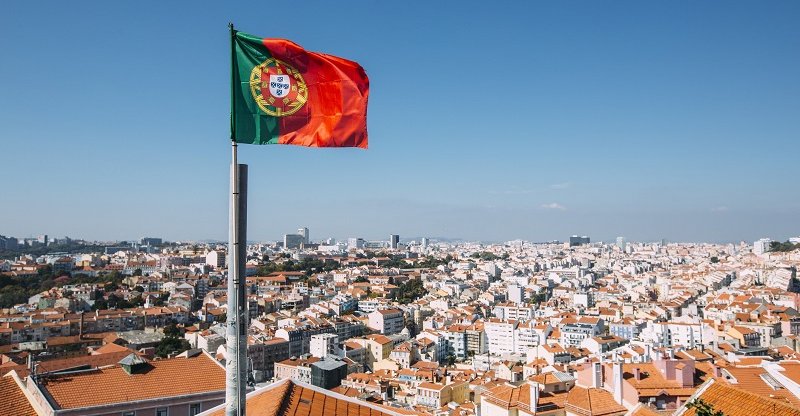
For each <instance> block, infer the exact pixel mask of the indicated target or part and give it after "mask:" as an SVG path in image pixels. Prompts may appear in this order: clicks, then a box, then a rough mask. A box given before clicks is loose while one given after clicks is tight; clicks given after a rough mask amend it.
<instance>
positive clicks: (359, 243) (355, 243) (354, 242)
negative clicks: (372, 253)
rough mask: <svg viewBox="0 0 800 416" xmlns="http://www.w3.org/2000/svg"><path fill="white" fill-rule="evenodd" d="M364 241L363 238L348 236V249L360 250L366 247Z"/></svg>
mask: <svg viewBox="0 0 800 416" xmlns="http://www.w3.org/2000/svg"><path fill="white" fill-rule="evenodd" d="M365 243H366V241H364V239H363V238H348V239H347V249H348V250H360V249H362V248H364V244H365Z"/></svg>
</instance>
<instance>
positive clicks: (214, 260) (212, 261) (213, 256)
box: [206, 250, 227, 269]
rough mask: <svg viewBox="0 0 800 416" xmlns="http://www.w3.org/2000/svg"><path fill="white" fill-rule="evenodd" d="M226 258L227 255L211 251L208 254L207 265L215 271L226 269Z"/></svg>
mask: <svg viewBox="0 0 800 416" xmlns="http://www.w3.org/2000/svg"><path fill="white" fill-rule="evenodd" d="M226 257H227V256H226V255H225V253H223V252H221V251H218V250H211V251H209V252H208V254H206V264H207V265H209V266H211V267H213V268H215V269H220V268H224V267H225V258H226Z"/></svg>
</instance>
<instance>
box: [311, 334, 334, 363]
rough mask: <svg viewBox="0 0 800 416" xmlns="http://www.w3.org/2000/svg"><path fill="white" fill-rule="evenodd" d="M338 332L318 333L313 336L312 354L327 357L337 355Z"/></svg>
mask: <svg viewBox="0 0 800 416" xmlns="http://www.w3.org/2000/svg"><path fill="white" fill-rule="evenodd" d="M337 339H338V337H337V336H336V334H317V335H312V336H311V342H310V346H309V348H310V350H309V352H310V353H311V355H312V356H314V357H317V358H325V357H326V356H327V355H336V342H337Z"/></svg>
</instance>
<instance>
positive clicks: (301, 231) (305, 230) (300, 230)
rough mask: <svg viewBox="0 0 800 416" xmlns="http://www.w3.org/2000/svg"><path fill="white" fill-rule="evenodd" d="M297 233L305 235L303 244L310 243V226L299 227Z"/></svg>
mask: <svg viewBox="0 0 800 416" xmlns="http://www.w3.org/2000/svg"><path fill="white" fill-rule="evenodd" d="M297 234H298V235H300V236H302V237H303V244H306V245H307V244H310V243H311V237H309V235H308V227H302V228H298V229H297Z"/></svg>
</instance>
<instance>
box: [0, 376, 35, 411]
mask: <svg viewBox="0 0 800 416" xmlns="http://www.w3.org/2000/svg"><path fill="white" fill-rule="evenodd" d="M0 416H36V411H35V410H33V406H31V404H30V402H28V398H27V397H25V394H24V393H23V392H22V389H21V388H20V386H19V385H18V384H17V382H16V381H15V380H14V378H13V377H11V376H10V375H8V376H4V377H0Z"/></svg>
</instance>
